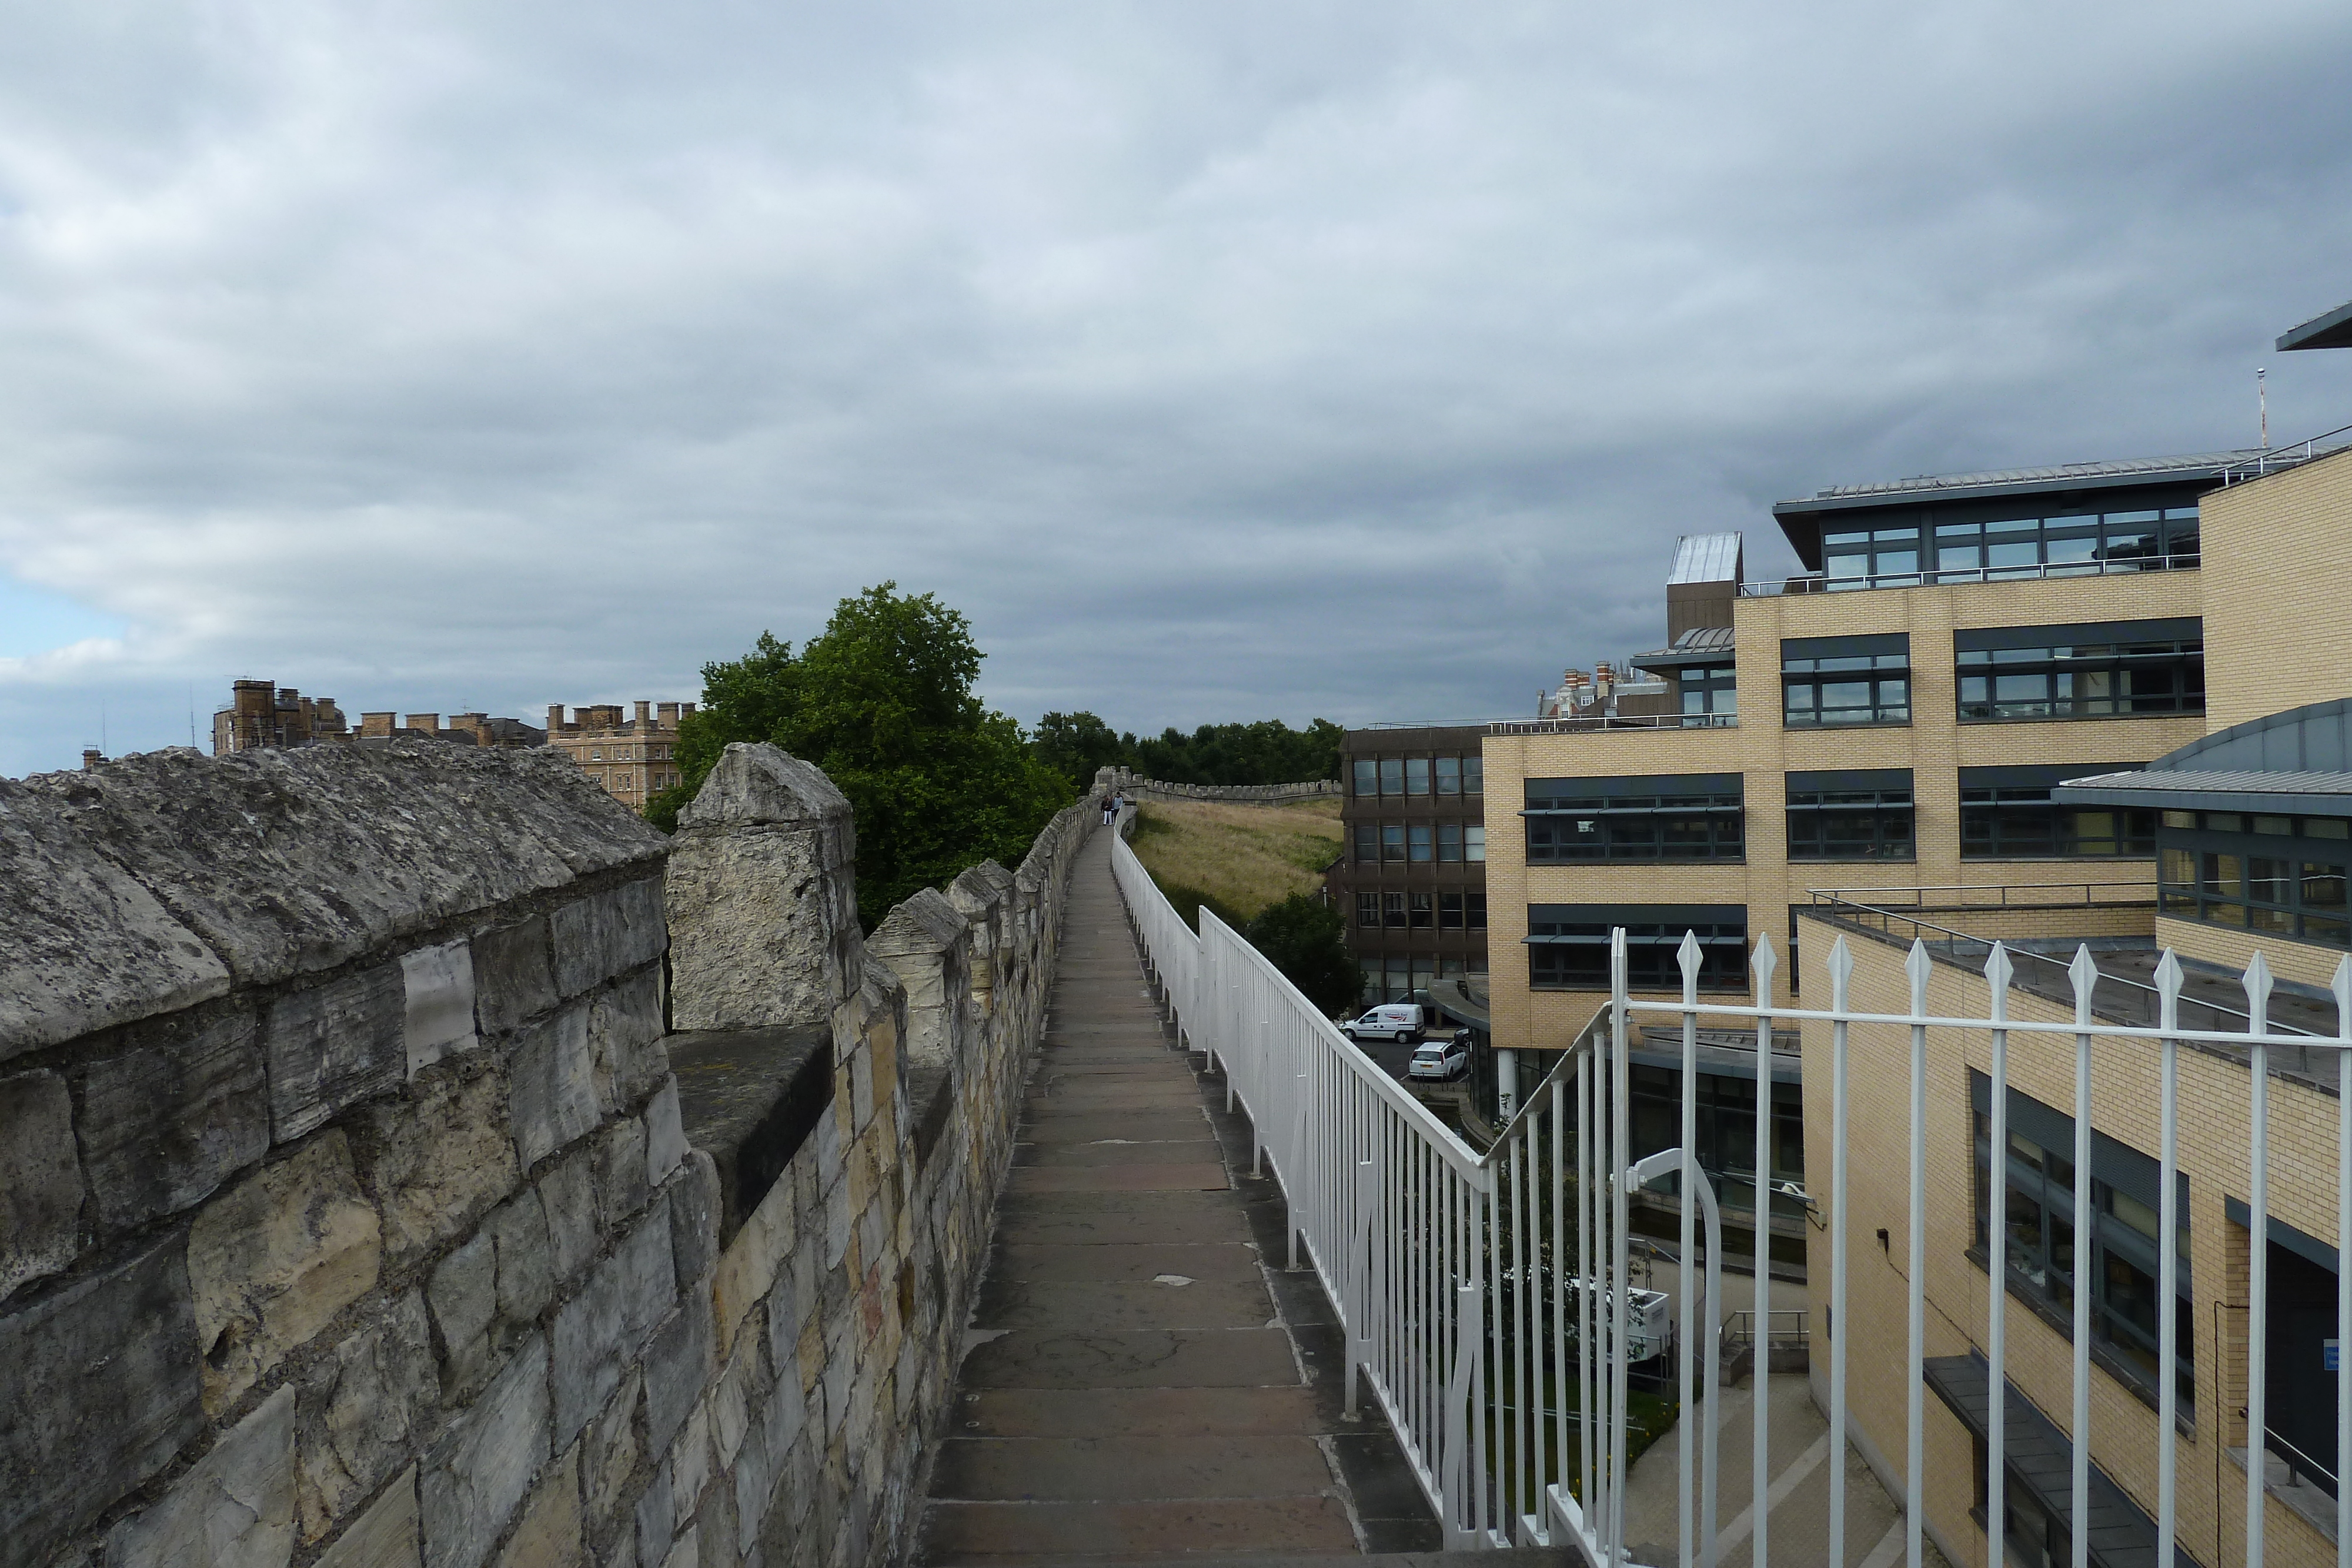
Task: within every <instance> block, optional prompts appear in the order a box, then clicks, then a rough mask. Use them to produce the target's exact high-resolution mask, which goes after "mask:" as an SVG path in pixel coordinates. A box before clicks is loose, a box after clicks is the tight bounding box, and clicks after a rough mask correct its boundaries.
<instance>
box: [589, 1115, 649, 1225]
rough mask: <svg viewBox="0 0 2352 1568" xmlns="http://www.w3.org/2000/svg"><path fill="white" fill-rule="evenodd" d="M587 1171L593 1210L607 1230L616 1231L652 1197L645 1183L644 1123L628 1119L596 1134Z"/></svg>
mask: <svg viewBox="0 0 2352 1568" xmlns="http://www.w3.org/2000/svg"><path fill="white" fill-rule="evenodd" d="M590 1158H591V1168H592V1169H593V1171H594V1173H595V1177H596V1210H597V1213H598V1214H599V1215H600V1216H602V1224H603V1225H604V1228H605V1229H606V1230H608V1231H612V1230H617V1229H619V1228H621V1227H622V1226H623V1225H624V1224H625V1223H627V1221H628V1218H629V1216H631V1215H633V1214H635V1213H636V1211H637V1210H639V1209H641V1208H643V1207H645V1206H646V1199H647V1198H648V1197H652V1196H653V1189H652V1186H651V1185H650V1184H649V1183H647V1181H646V1124H644V1123H643V1122H640V1121H638V1120H636V1119H635V1118H634V1117H632V1118H630V1119H629V1120H627V1121H625V1122H614V1124H611V1125H610V1126H608V1127H606V1128H605V1129H604V1131H602V1132H601V1133H598V1134H596V1138H595V1142H594V1144H593V1153H592V1155H591V1156H590Z"/></svg>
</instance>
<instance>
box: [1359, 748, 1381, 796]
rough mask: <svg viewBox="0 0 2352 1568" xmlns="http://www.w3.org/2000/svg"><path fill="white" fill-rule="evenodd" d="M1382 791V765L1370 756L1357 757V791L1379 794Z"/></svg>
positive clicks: (1362, 793) (1360, 793)
mask: <svg viewBox="0 0 2352 1568" xmlns="http://www.w3.org/2000/svg"><path fill="white" fill-rule="evenodd" d="M1380 792H1381V765H1380V764H1379V763H1378V762H1376V761H1374V760H1373V759H1372V758H1369V757H1359V758H1356V793H1357V794H1359V795H1377V794H1379V793H1380Z"/></svg>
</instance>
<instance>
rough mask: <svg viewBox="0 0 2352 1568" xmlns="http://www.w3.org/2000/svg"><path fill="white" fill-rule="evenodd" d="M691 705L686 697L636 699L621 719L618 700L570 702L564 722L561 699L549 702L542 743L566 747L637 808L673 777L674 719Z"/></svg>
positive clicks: (591, 773)
mask: <svg viewBox="0 0 2352 1568" xmlns="http://www.w3.org/2000/svg"><path fill="white" fill-rule="evenodd" d="M693 711H694V705H693V704H692V703H661V704H658V705H656V704H655V703H651V702H641V703H638V704H637V705H636V716H635V717H634V718H627V719H625V718H623V717H622V716H621V705H620V704H618V703H597V704H592V705H590V706H584V707H578V708H574V709H573V710H572V714H573V717H572V722H571V723H569V724H567V723H565V722H564V718H563V705H562V703H550V704H548V705H547V744H549V745H550V746H558V747H562V748H563V749H564V750H565V751H567V752H570V753H571V754H572V760H573V761H574V762H577V763H578V764H580V766H581V767H582V768H585V769H587V772H588V776H589V777H590V778H591V779H595V780H596V782H597V783H599V784H601V785H603V786H604V789H605V791H606V792H607V793H609V794H610V795H611V796H612V797H613V799H614V800H618V801H620V802H621V803H622V804H624V805H625V806H627V807H628V808H629V809H630V810H635V811H642V810H645V806H646V797H648V796H650V795H652V794H653V793H655V792H656V790H660V789H668V788H669V787H670V786H671V785H673V784H676V783H677V781H678V774H677V721H678V720H679V719H681V718H684V717H685V716H687V715H688V714H690V713H692V712H693Z"/></svg>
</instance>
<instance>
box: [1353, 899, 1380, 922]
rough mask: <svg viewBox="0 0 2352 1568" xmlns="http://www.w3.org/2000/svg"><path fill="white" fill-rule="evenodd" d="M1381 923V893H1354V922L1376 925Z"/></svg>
mask: <svg viewBox="0 0 2352 1568" xmlns="http://www.w3.org/2000/svg"><path fill="white" fill-rule="evenodd" d="M1380 923H1381V895H1380V894H1377V893H1360V894H1356V924H1357V925H1379V924H1380Z"/></svg>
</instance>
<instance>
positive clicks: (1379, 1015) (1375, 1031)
mask: <svg viewBox="0 0 2352 1568" xmlns="http://www.w3.org/2000/svg"><path fill="white" fill-rule="evenodd" d="M1339 1032H1340V1033H1341V1034H1344V1035H1346V1036H1347V1037H1348V1038H1349V1040H1355V1041H1357V1042H1358V1043H1361V1042H1362V1041H1364V1040H1398V1041H1403V1040H1419V1039H1420V1038H1421V1009H1420V1008H1419V1007H1418V1006H1416V1005H1415V1004H1413V1003H1412V1002H1388V1003H1384V1004H1382V1005H1381V1006H1380V1007H1376V1008H1374V1009H1371V1010H1370V1012H1368V1013H1366V1014H1365V1015H1364V1016H1363V1017H1361V1018H1360V1019H1349V1020H1348V1021H1347V1022H1346V1023H1343V1024H1341V1025H1340V1026H1339Z"/></svg>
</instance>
